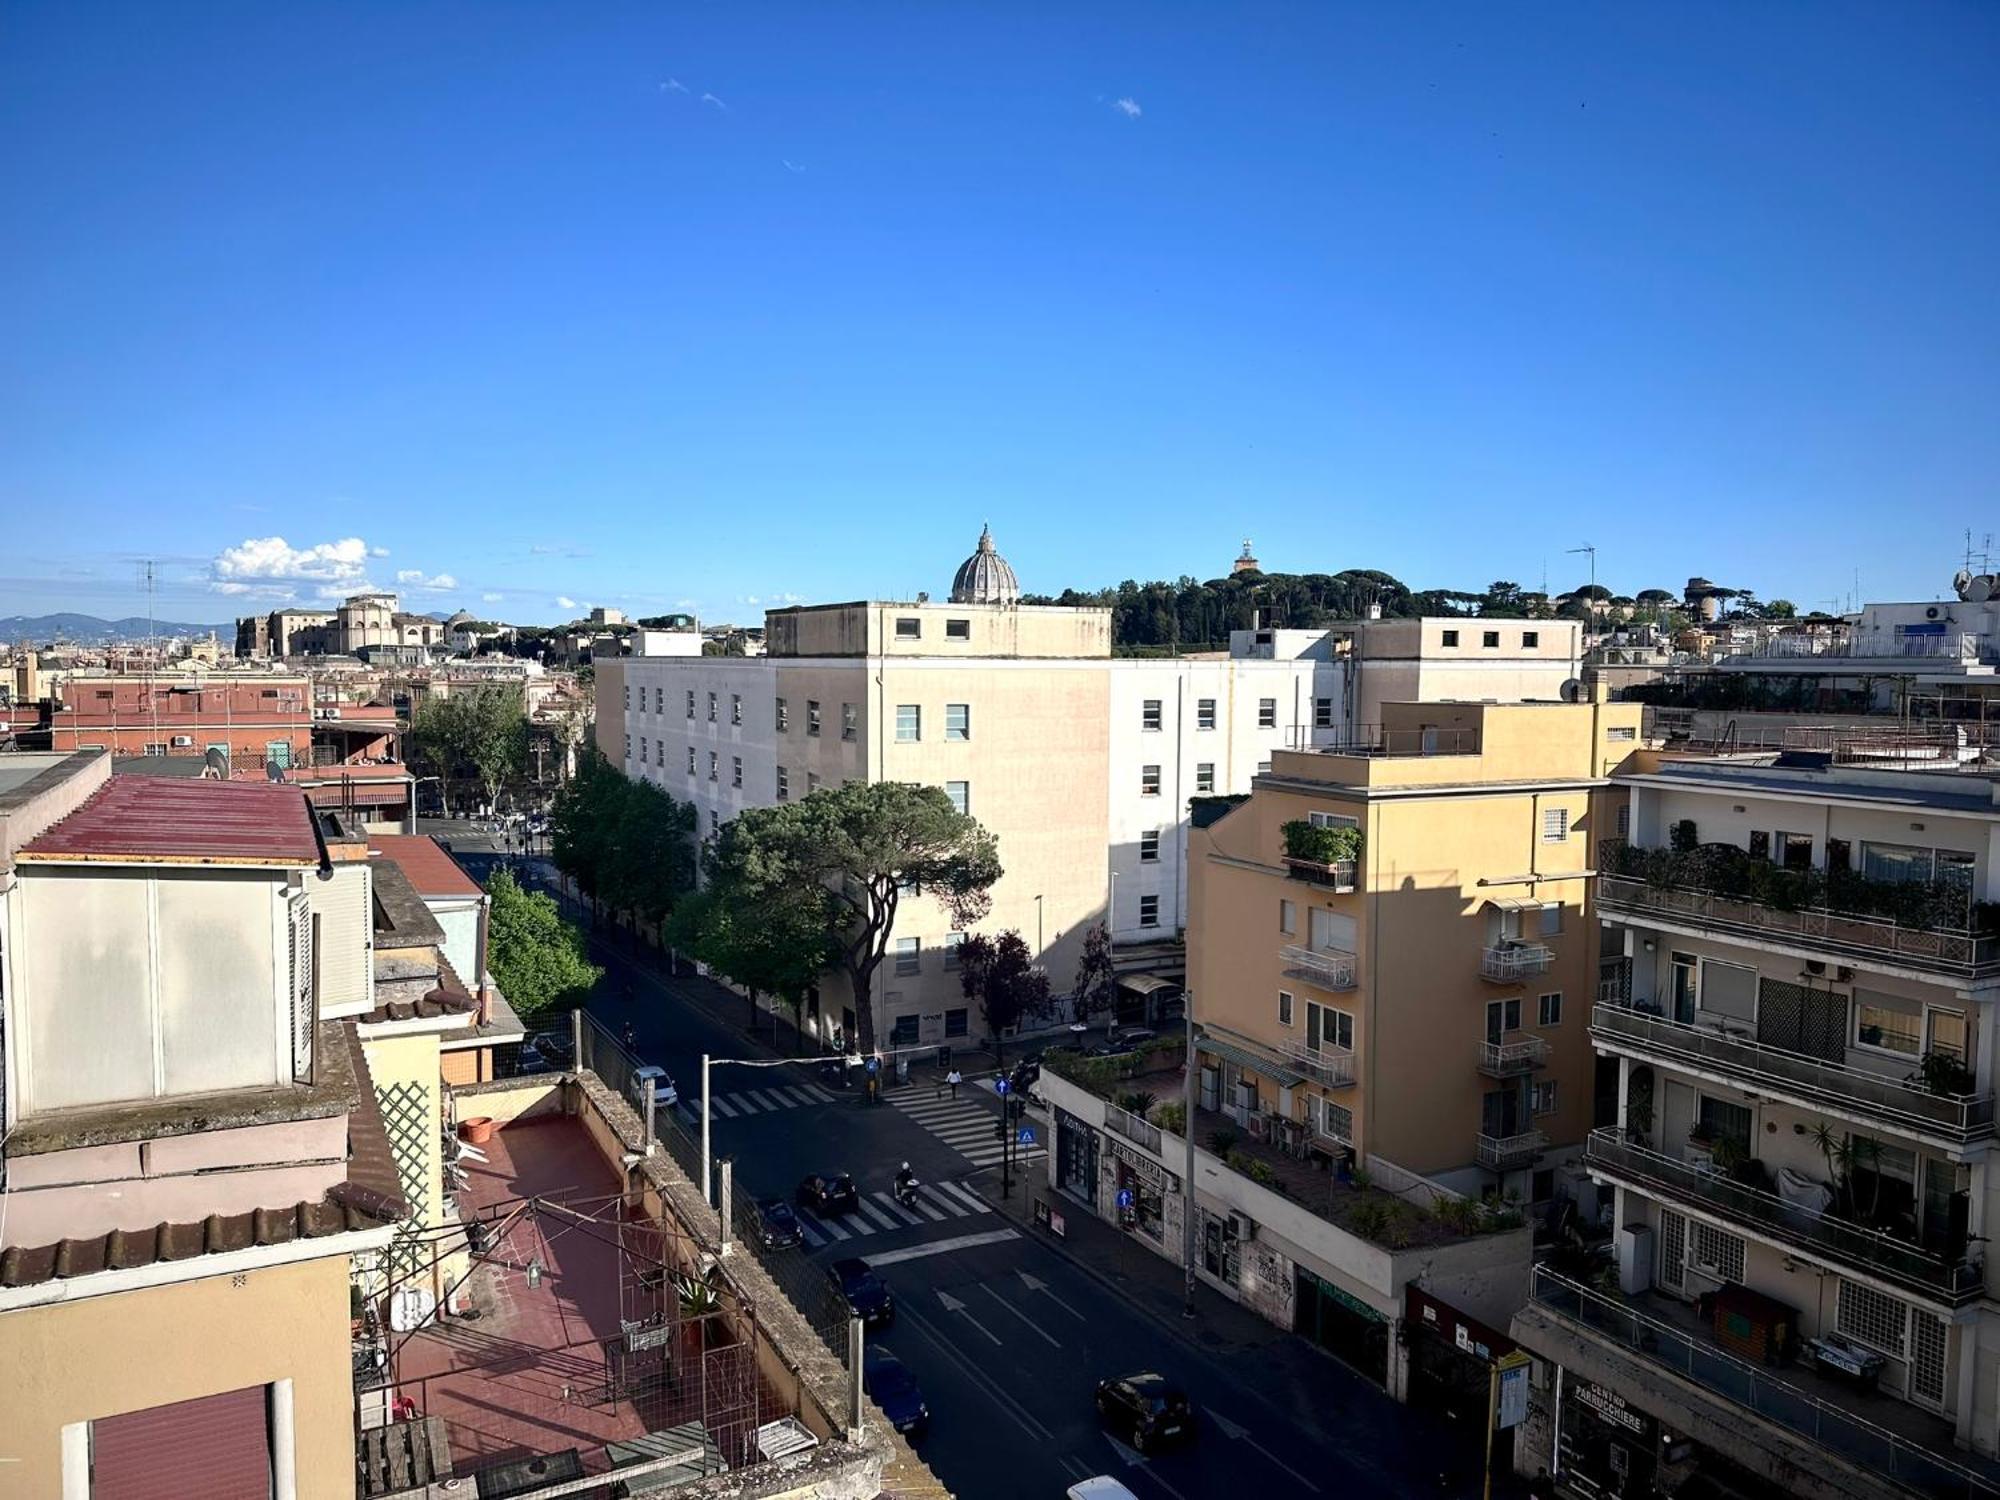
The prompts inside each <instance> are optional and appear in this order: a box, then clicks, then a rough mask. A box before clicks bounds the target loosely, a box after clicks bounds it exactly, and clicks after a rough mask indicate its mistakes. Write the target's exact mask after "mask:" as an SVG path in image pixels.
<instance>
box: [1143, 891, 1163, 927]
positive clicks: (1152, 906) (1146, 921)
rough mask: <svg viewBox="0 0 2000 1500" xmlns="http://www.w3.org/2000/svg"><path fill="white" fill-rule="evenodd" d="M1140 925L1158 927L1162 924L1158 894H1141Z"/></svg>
mask: <svg viewBox="0 0 2000 1500" xmlns="http://www.w3.org/2000/svg"><path fill="white" fill-rule="evenodd" d="M1139 925H1140V926H1141V927H1158V926H1159V925H1160V898H1159V897H1158V896H1141V897H1140V898H1139Z"/></svg>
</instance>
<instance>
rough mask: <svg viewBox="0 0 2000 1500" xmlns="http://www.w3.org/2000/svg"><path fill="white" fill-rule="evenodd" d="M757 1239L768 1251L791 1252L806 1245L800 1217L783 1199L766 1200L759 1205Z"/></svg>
mask: <svg viewBox="0 0 2000 1500" xmlns="http://www.w3.org/2000/svg"><path fill="white" fill-rule="evenodd" d="M757 1238H758V1239H760V1240H762V1241H763V1242H764V1248H765V1249H766V1250H790V1249H792V1248H793V1247H794V1246H797V1245H801V1244H804V1243H805V1235H804V1233H803V1232H802V1231H801V1230H800V1228H799V1216H798V1215H797V1214H795V1213H793V1212H792V1205H791V1204H789V1203H787V1202H786V1201H785V1200H784V1199H783V1198H766V1199H765V1200H764V1201H763V1202H762V1203H759V1204H758V1205H757Z"/></svg>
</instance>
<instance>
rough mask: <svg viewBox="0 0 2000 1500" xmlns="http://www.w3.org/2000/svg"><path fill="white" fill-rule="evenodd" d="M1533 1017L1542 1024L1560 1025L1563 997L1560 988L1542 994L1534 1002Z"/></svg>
mask: <svg viewBox="0 0 2000 1500" xmlns="http://www.w3.org/2000/svg"><path fill="white" fill-rule="evenodd" d="M1535 1019H1536V1022H1537V1024H1539V1025H1542V1026H1560V1025H1562V1019H1563V997H1562V992H1561V991H1560V990H1557V991H1554V992H1552V993H1550V994H1547V995H1544V996H1542V997H1541V999H1539V1000H1537V1001H1536V1002H1535Z"/></svg>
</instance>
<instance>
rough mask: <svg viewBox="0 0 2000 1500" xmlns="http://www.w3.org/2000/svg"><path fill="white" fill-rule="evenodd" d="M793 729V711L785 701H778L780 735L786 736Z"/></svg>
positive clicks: (781, 699)
mask: <svg viewBox="0 0 2000 1500" xmlns="http://www.w3.org/2000/svg"><path fill="white" fill-rule="evenodd" d="M791 727H792V711H791V709H790V708H789V707H788V706H787V705H786V703H785V700H784V699H783V698H780V699H779V700H778V733H780V734H785V733H787V732H789V731H790V729H791Z"/></svg>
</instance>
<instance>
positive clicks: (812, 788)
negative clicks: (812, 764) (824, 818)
mask: <svg viewBox="0 0 2000 1500" xmlns="http://www.w3.org/2000/svg"><path fill="white" fill-rule="evenodd" d="M818 790H819V772H817V771H808V772H806V795H807V796H808V797H810V796H811V795H812V794H813V793H814V792H816V791H818Z"/></svg>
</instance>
